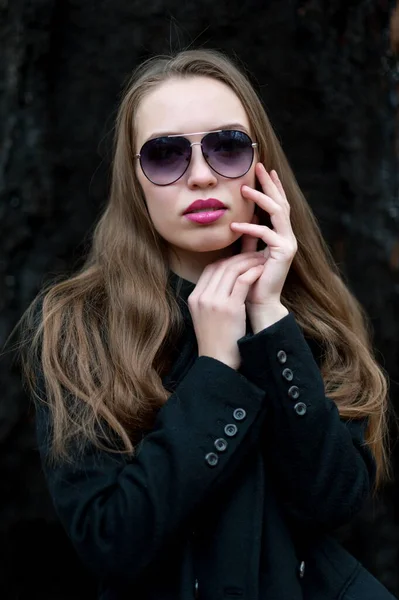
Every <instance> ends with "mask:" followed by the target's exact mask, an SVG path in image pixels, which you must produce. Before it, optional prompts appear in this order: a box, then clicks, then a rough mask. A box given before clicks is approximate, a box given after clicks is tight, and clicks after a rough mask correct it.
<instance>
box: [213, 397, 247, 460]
mask: <svg viewBox="0 0 399 600" xmlns="http://www.w3.org/2000/svg"><path fill="white" fill-rule="evenodd" d="M246 417H247V412H246V410H244V409H243V408H236V409H235V410H234V411H233V419H234V420H235V421H239V422H240V421H244V419H246ZM223 431H224V433H225V435H226V436H227V437H229V438H232V437H234V436H236V435H237V433H238V427H237V425H236V424H235V423H227V425H226V426H225V428H224V430H223ZM213 445H214V446H215V448H216V450H217V451H218V452H226V450H227V448H228V443H227V441H226V440H225V439H224V438H222V437H221V438H218V439H217V440H215V441H214V444H213ZM205 461H206V463H207V464H208V465H209V466H210V467H216V465H217V464H218V462H219V456H218V455H217V454H216V453H215V452H208V454H207V455H206V456H205Z"/></svg>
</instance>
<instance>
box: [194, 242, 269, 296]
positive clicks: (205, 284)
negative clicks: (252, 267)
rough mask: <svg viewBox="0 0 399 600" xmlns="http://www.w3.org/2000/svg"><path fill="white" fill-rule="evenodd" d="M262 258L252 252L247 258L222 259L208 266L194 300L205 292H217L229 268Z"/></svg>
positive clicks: (196, 287)
mask: <svg viewBox="0 0 399 600" xmlns="http://www.w3.org/2000/svg"><path fill="white" fill-rule="evenodd" d="M261 256H262V253H260V252H251V253H250V254H248V255H247V256H244V255H242V254H236V255H234V256H232V257H229V258H228V259H221V260H220V261H216V262H214V263H211V264H209V265H207V266H206V267H205V269H204V270H203V272H202V273H201V276H200V278H199V280H198V282H197V285H196V286H195V289H194V291H193V292H192V294H191V296H192V299H195V298H197V297H198V296H200V295H201V294H202V293H204V291H205V290H207V291H211V292H215V290H216V288H217V286H218V285H219V282H220V280H221V278H222V276H223V274H224V272H225V270H226V268H227V267H229V266H230V267H231V266H233V267H234V265H238V264H239V263H242V262H245V261H248V260H251V259H252V260H254V259H255V262H256V260H259V258H260V257H261ZM252 264H254V263H252ZM244 270H245V269H244ZM230 292H231V290H230V291H229V294H230Z"/></svg>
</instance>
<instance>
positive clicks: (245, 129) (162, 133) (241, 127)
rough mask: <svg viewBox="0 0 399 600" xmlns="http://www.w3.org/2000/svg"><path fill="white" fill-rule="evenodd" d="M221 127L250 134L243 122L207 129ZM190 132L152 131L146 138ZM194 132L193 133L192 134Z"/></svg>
mask: <svg viewBox="0 0 399 600" xmlns="http://www.w3.org/2000/svg"><path fill="white" fill-rule="evenodd" d="M219 129H239V130H242V131H245V133H247V134H248V135H249V131H248V130H247V128H246V127H245V126H244V125H242V123H227V124H224V125H220V126H219V127H214V128H213V129H207V131H218V130H219ZM190 133H191V132H190ZM190 133H181V132H176V131H158V132H156V133H152V134H151V135H150V136H149V137H148V138H147V139H146V141H147V142H148V141H149V140H152V139H154V138H157V137H166V136H168V135H181V136H183V137H184V136H185V135H190ZM192 133H197V132H192ZM192 133H191V135H192ZM199 133H202V132H199Z"/></svg>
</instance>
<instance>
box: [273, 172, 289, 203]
mask: <svg viewBox="0 0 399 600" xmlns="http://www.w3.org/2000/svg"><path fill="white" fill-rule="evenodd" d="M270 175H271V177H272V178H273V181H274V183H275V185H276V187H277V189H278V190H279V192H280V194H281V195H282V196H283V198H285V200H287V195H286V193H285V190H284V188H283V184H282V183H281V180H280V177H279V176H278V173H277V171H275V170H274V169H273V170H272V171H271V172H270ZM287 203H288V200H287ZM288 206H289V204H288Z"/></svg>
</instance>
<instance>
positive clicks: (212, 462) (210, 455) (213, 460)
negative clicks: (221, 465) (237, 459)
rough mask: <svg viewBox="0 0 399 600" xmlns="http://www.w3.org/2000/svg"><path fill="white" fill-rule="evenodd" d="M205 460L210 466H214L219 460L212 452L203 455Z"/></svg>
mask: <svg viewBox="0 0 399 600" xmlns="http://www.w3.org/2000/svg"><path fill="white" fill-rule="evenodd" d="M205 460H206V462H207V463H208V465H209V466H210V467H216V465H217V464H218V462H219V457H218V455H217V454H215V453H214V452H208V454H207V455H206V456H205Z"/></svg>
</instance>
